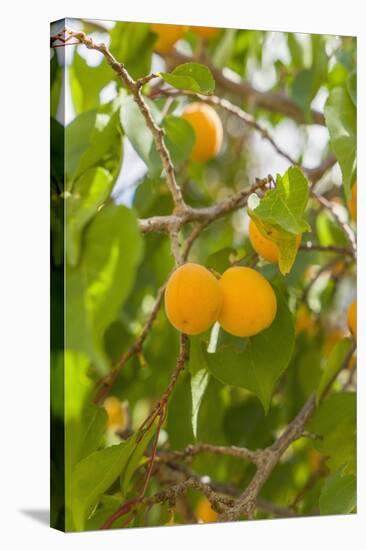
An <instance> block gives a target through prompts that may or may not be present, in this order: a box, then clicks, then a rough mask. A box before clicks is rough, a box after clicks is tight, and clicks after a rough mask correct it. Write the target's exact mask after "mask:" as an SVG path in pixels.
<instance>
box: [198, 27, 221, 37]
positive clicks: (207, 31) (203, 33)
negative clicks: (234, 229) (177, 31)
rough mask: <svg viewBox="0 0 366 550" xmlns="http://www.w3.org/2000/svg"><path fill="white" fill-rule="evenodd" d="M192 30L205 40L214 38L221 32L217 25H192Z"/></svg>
mask: <svg viewBox="0 0 366 550" xmlns="http://www.w3.org/2000/svg"><path fill="white" fill-rule="evenodd" d="M191 30H192V31H193V32H194V33H196V34H198V36H200V37H201V38H203V39H204V40H208V39H210V38H213V37H214V36H216V35H217V34H218V33H219V32H220V29H217V28H216V27H191Z"/></svg>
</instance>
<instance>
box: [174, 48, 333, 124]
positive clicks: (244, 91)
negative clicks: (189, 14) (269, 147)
mask: <svg viewBox="0 0 366 550" xmlns="http://www.w3.org/2000/svg"><path fill="white" fill-rule="evenodd" d="M164 58H165V59H166V61H167V63H168V64H170V65H171V66H175V65H177V64H180V63H191V62H197V59H194V58H193V57H191V56H188V55H185V54H183V53H181V52H178V51H177V50H173V51H171V52H169V53H167V54H164ZM202 61H203V62H204V63H205V64H206V65H207V66H208V67H209V69H210V70H211V72H212V74H213V77H214V79H215V80H216V82H217V83H218V84H219V85H220V86H222V87H223V88H225V89H226V90H228V91H230V92H232V93H234V94H236V95H238V96H239V97H240V100H241V101H242V100H243V99H245V100H246V101H247V102H248V103H249V104H252V105H255V106H256V107H260V108H263V109H266V110H268V111H271V112H275V113H282V114H284V115H286V116H288V117H289V118H292V119H294V120H296V122H298V123H300V124H304V123H306V122H307V120H306V118H305V115H304V111H303V110H302V109H301V107H299V106H298V105H297V104H296V103H295V102H294V101H292V99H290V98H289V97H288V96H286V95H285V94H284V93H274V92H261V91H259V90H257V89H256V88H254V86H253V85H252V84H251V83H250V82H248V81H246V80H242V81H240V82H236V81H234V80H232V79H231V78H230V77H228V76H227V75H226V74H224V72H223V71H222V70H221V69H219V68H218V67H216V66H215V65H214V64H213V63H212V62H211V60H209V59H207V58H205V59H203V60H202ZM309 122H310V123H311V124H320V125H322V126H324V125H325V120H324V115H323V114H322V113H320V112H319V111H315V110H312V111H311V112H310V120H309Z"/></svg>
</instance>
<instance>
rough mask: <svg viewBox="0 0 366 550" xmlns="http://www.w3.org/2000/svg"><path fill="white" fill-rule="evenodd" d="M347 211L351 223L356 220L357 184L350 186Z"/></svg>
mask: <svg viewBox="0 0 366 550" xmlns="http://www.w3.org/2000/svg"><path fill="white" fill-rule="evenodd" d="M347 206H348V211H349V214H350V216H351V220H352V221H353V222H355V221H356V219H357V184H356V182H355V183H354V184H353V185H352V189H351V198H350V199H349V200H348V201H347Z"/></svg>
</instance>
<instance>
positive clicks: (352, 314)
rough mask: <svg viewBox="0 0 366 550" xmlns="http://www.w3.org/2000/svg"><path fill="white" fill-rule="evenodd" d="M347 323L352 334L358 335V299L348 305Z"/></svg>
mask: <svg viewBox="0 0 366 550" xmlns="http://www.w3.org/2000/svg"><path fill="white" fill-rule="evenodd" d="M347 324H348V328H349V330H350V331H351V332H352V335H353V336H354V337H355V338H356V336H357V304H356V300H355V301H354V302H352V304H351V305H350V306H349V307H348V310H347Z"/></svg>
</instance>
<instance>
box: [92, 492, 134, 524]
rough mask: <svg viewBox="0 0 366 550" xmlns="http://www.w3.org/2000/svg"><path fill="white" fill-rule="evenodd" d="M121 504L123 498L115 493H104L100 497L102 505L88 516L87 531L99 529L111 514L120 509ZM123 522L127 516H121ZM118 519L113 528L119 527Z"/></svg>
mask: <svg viewBox="0 0 366 550" xmlns="http://www.w3.org/2000/svg"><path fill="white" fill-rule="evenodd" d="M120 506H121V499H120V498H119V497H117V496H114V495H103V496H102V497H101V498H100V506H99V507H98V508H97V510H96V511H95V512H94V513H93V514H92V515H91V516H90V518H88V520H87V522H86V524H85V531H97V530H98V529H100V528H101V527H102V525H103V524H104V522H105V521H106V520H107V519H108V518H110V516H111V515H112V514H113V513H114V512H116V511H117V510H118V508H119V507H120ZM121 521H122V523H123V522H124V521H125V518H123V517H122V518H121ZM119 527H120V526H119V525H118V521H116V522H114V524H113V526H112V528H113V529H116V528H119Z"/></svg>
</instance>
